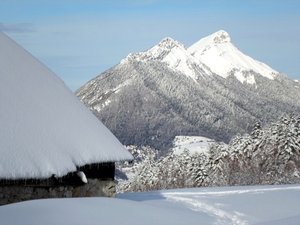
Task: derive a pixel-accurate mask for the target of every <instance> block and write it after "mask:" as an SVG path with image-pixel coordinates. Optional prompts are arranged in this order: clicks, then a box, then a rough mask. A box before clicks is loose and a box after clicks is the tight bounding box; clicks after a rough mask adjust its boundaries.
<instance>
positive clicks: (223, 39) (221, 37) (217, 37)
mask: <svg viewBox="0 0 300 225" xmlns="http://www.w3.org/2000/svg"><path fill="white" fill-rule="evenodd" d="M208 37H210V38H211V39H212V40H213V42H214V43H215V44H221V43H228V42H230V41H231V38H230V36H229V34H228V33H227V32H226V31H224V30H219V31H217V32H215V33H213V34H211V35H210V36H208Z"/></svg>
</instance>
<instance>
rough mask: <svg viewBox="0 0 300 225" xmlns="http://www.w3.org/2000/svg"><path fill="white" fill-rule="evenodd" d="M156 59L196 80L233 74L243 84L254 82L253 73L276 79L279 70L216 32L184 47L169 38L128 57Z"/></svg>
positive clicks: (225, 33)
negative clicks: (199, 77)
mask: <svg viewBox="0 0 300 225" xmlns="http://www.w3.org/2000/svg"><path fill="white" fill-rule="evenodd" d="M130 59H134V60H138V61H144V62H145V61H148V60H155V61H161V62H164V63H166V64H167V65H168V67H169V68H171V69H173V70H175V71H179V72H181V73H183V74H185V75H187V76H188V77H191V78H192V79H194V80H195V81H196V80H197V77H198V76H199V75H202V76H203V74H206V75H212V74H214V73H215V74H217V75H219V76H221V77H223V78H227V77H228V76H230V75H234V76H235V77H236V78H237V79H238V80H239V81H240V82H241V83H248V84H252V85H253V84H255V83H256V82H255V77H254V74H261V75H262V76H263V77H266V78H268V79H272V80H273V79H274V78H275V77H276V75H277V74H278V72H277V71H275V70H273V69H272V68H270V67H269V66H268V65H266V64H264V63H262V62H259V61H257V60H255V59H252V58H251V57H249V56H247V55H245V54H243V53H242V52H241V51H240V50H239V49H238V48H236V47H235V46H234V45H233V44H232V43H231V37H230V35H229V34H228V33H227V32H226V31H224V30H220V31H217V32H215V33H213V34H211V35H209V36H207V37H204V38H202V39H200V40H199V41H198V42H196V43H195V44H193V45H192V46H190V47H189V48H185V47H184V45H183V44H181V43H180V42H178V41H176V40H174V39H172V38H170V37H167V38H164V39H163V40H162V41H160V42H159V43H158V44H157V45H155V46H154V47H152V48H150V49H149V50H148V51H145V52H139V53H131V54H129V55H128V56H127V58H126V59H125V60H122V61H121V62H125V61H128V60H130Z"/></svg>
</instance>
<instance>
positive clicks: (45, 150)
mask: <svg viewBox="0 0 300 225" xmlns="http://www.w3.org/2000/svg"><path fill="white" fill-rule="evenodd" d="M0 124H1V129H0V155H1V157H0V179H19V178H47V177H50V176H51V175H52V174H55V175H57V176H63V175H65V174H67V173H69V172H72V171H76V166H83V165H86V164H91V163H100V162H112V161H119V160H130V159H132V156H131V155H130V153H129V152H128V151H127V150H125V148H124V147H123V146H122V144H121V143H120V142H119V141H118V140H117V138H116V137H115V136H114V135H113V134H112V133H111V132H110V131H109V130H108V129H107V128H106V127H105V126H104V125H103V124H102V123H101V122H99V120H98V119H97V118H96V117H95V116H94V115H93V114H92V113H91V112H90V111H89V110H88V109H87V108H86V107H85V106H84V105H83V104H82V103H81V102H80V101H79V100H78V99H77V98H76V97H75V96H74V95H73V93H72V92H71V91H70V90H69V89H68V88H67V87H66V86H65V84H64V83H63V82H62V81H61V80H60V79H59V78H58V77H57V76H56V75H55V74H54V73H53V72H51V71H50V70H49V69H47V68H46V67H45V66H44V65H42V64H41V63H40V62H39V61H38V60H36V59H35V58H34V57H33V56H32V55H31V54H29V53H28V52H26V51H25V50H24V49H23V48H22V47H20V46H19V45H17V44H16V43H15V42H14V41H12V40H11V39H10V38H8V37H7V36H6V35H5V34H3V33H1V32H0Z"/></svg>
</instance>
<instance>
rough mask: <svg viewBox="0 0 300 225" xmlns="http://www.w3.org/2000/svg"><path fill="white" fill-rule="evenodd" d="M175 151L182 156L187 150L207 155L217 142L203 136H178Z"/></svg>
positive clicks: (175, 140) (175, 139) (175, 141)
mask: <svg viewBox="0 0 300 225" xmlns="http://www.w3.org/2000/svg"><path fill="white" fill-rule="evenodd" d="M173 143H174V148H173V151H174V152H175V153H176V154H181V153H182V152H183V151H184V150H185V149H187V150H189V152H190V153H206V152H207V151H208V150H209V146H210V145H211V144H213V143H215V140H213V139H209V138H206V137H201V136H176V137H175V138H174V141H173Z"/></svg>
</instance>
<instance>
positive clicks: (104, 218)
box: [0, 185, 300, 225]
mask: <svg viewBox="0 0 300 225" xmlns="http://www.w3.org/2000/svg"><path fill="white" fill-rule="evenodd" d="M299 199H300V185H282V186H248V187H223V188H196V189H179V190H167V191H157V192H148V193H146V192H145V193H126V194H120V195H119V196H118V198H116V199H113V198H73V199H48V200H34V201H27V202H22V203H16V204H10V205H6V206H1V207H0V224H3V225H18V224H22V225H23V224H30V225H35V224H36V225H40V224H43V225H54V224H55V225H60V224H64V225H76V224H78V225H79V224H80V225H81V224H85V225H96V224H97V225H99V224H103V225H160V224H161V225H177V224H178V225H179V224H180V225H181V224H182V225H186V224H187V225H193V224H197V225H199V224H205V225H206V224H237V225H238V224H257V225H299V224H300V201H299Z"/></svg>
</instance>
